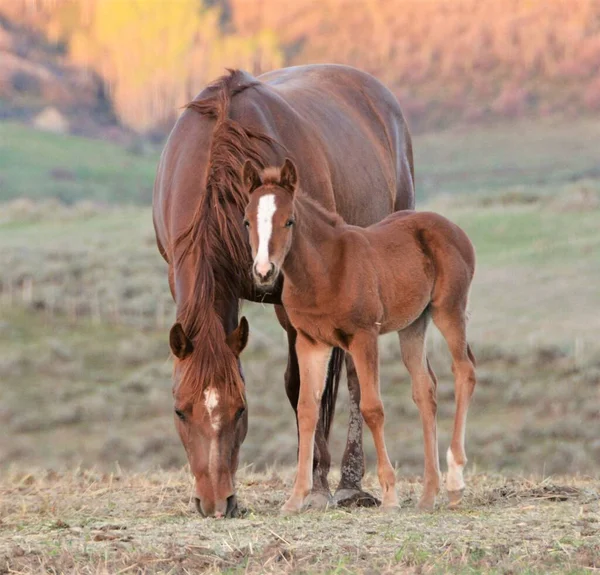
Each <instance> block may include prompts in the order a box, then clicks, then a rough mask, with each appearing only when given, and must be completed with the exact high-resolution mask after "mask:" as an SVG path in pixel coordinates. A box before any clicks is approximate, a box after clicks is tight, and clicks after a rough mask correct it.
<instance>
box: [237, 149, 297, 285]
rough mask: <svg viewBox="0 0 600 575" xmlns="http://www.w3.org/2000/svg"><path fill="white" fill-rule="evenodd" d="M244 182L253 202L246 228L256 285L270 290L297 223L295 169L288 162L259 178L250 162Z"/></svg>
mask: <svg viewBox="0 0 600 575" xmlns="http://www.w3.org/2000/svg"><path fill="white" fill-rule="evenodd" d="M243 181H244V185H245V186H246V189H247V190H248V193H249V196H250V200H249V202H248V206H247V207H246V215H245V219H244V225H245V226H246V228H247V229H248V235H249V238H250V247H251V248H252V258H253V259H254V263H253V264H252V274H253V276H254V281H255V283H256V284H257V285H259V286H262V287H270V286H272V285H273V284H274V283H275V281H276V280H277V278H278V276H279V273H280V271H281V266H282V265H283V261H284V260H285V257H286V255H287V253H288V251H289V249H290V246H291V244H292V230H293V227H294V223H295V221H296V214H295V206H294V193H295V191H296V188H297V186H298V174H297V171H296V166H294V164H293V163H292V161H291V160H288V159H286V160H285V163H284V164H283V167H282V168H281V169H279V168H267V169H266V170H264V171H263V172H262V174H259V173H258V172H257V171H256V170H255V168H254V167H253V166H252V164H251V163H250V162H249V161H246V163H245V164H244V172H243Z"/></svg>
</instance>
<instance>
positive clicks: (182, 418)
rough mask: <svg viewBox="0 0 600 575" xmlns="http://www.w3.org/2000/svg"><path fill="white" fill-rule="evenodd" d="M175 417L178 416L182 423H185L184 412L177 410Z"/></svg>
mask: <svg viewBox="0 0 600 575" xmlns="http://www.w3.org/2000/svg"><path fill="white" fill-rule="evenodd" d="M175 415H176V416H177V417H179V419H180V420H181V421H185V413H183V411H181V410H180V409H176V410H175Z"/></svg>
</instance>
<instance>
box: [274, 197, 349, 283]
mask: <svg viewBox="0 0 600 575" xmlns="http://www.w3.org/2000/svg"><path fill="white" fill-rule="evenodd" d="M296 212H297V219H296V225H295V227H294V231H293V234H292V245H291V247H290V251H289V253H288V255H287V257H286V259H285V261H284V264H283V273H284V275H285V278H286V282H288V285H289V284H290V283H291V284H292V285H293V286H294V287H295V288H296V290H301V291H305V288H308V287H310V286H314V285H315V283H316V282H317V281H318V282H322V281H326V280H327V274H328V271H327V270H328V265H327V263H326V258H327V255H328V252H329V251H330V249H328V248H330V246H331V245H333V244H334V243H335V241H336V239H337V238H338V236H339V234H340V232H341V229H342V227H343V224H344V222H343V220H342V218H341V217H340V216H338V215H337V214H335V213H332V212H329V211H327V210H326V209H324V208H322V207H321V206H320V205H318V204H316V203H315V202H314V201H313V200H311V199H309V198H306V197H304V196H300V197H298V198H297V199H296Z"/></svg>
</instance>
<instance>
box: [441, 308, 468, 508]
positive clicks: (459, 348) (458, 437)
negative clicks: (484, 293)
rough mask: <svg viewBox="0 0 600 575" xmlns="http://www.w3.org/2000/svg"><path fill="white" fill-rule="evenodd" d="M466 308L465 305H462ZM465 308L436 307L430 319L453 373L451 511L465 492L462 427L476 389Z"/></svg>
mask: <svg viewBox="0 0 600 575" xmlns="http://www.w3.org/2000/svg"><path fill="white" fill-rule="evenodd" d="M465 304H466V302H465ZM465 308H466V305H462V302H461V303H459V304H454V305H452V306H444V305H441V306H435V307H433V308H432V317H433V321H434V322H435V325H436V326H437V327H438V329H439V330H440V332H441V333H442V335H443V336H444V338H445V340H446V342H447V344H448V348H449V349H450V354H451V355H452V373H454V395H455V401H456V413H455V415H454V430H453V432H452V441H451V443H450V447H449V448H448V451H447V452H446V461H447V463H448V476H447V478H446V487H447V489H448V497H449V499H450V507H456V506H457V505H459V504H460V502H461V500H462V494H463V491H464V488H465V481H464V478H463V469H464V466H465V464H466V463H467V456H466V453H465V427H466V423H467V410H468V409H469V402H470V400H471V396H472V395H473V390H474V389H475V383H476V379H475V358H474V356H473V353H472V352H471V348H470V347H469V344H468V343H467V335H466V325H467V322H466V313H465Z"/></svg>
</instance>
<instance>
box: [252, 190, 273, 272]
mask: <svg viewBox="0 0 600 575" xmlns="http://www.w3.org/2000/svg"><path fill="white" fill-rule="evenodd" d="M276 209H277V206H276V205H275V195H274V194H267V195H265V196H262V197H261V198H260V200H258V213H257V217H256V219H257V221H258V250H257V252H256V258H255V259H254V264H255V266H256V271H258V273H260V274H263V275H264V274H267V273H268V272H269V270H270V269H271V262H270V261H269V241H270V240H271V233H272V232H273V214H274V213H275V210H276Z"/></svg>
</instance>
